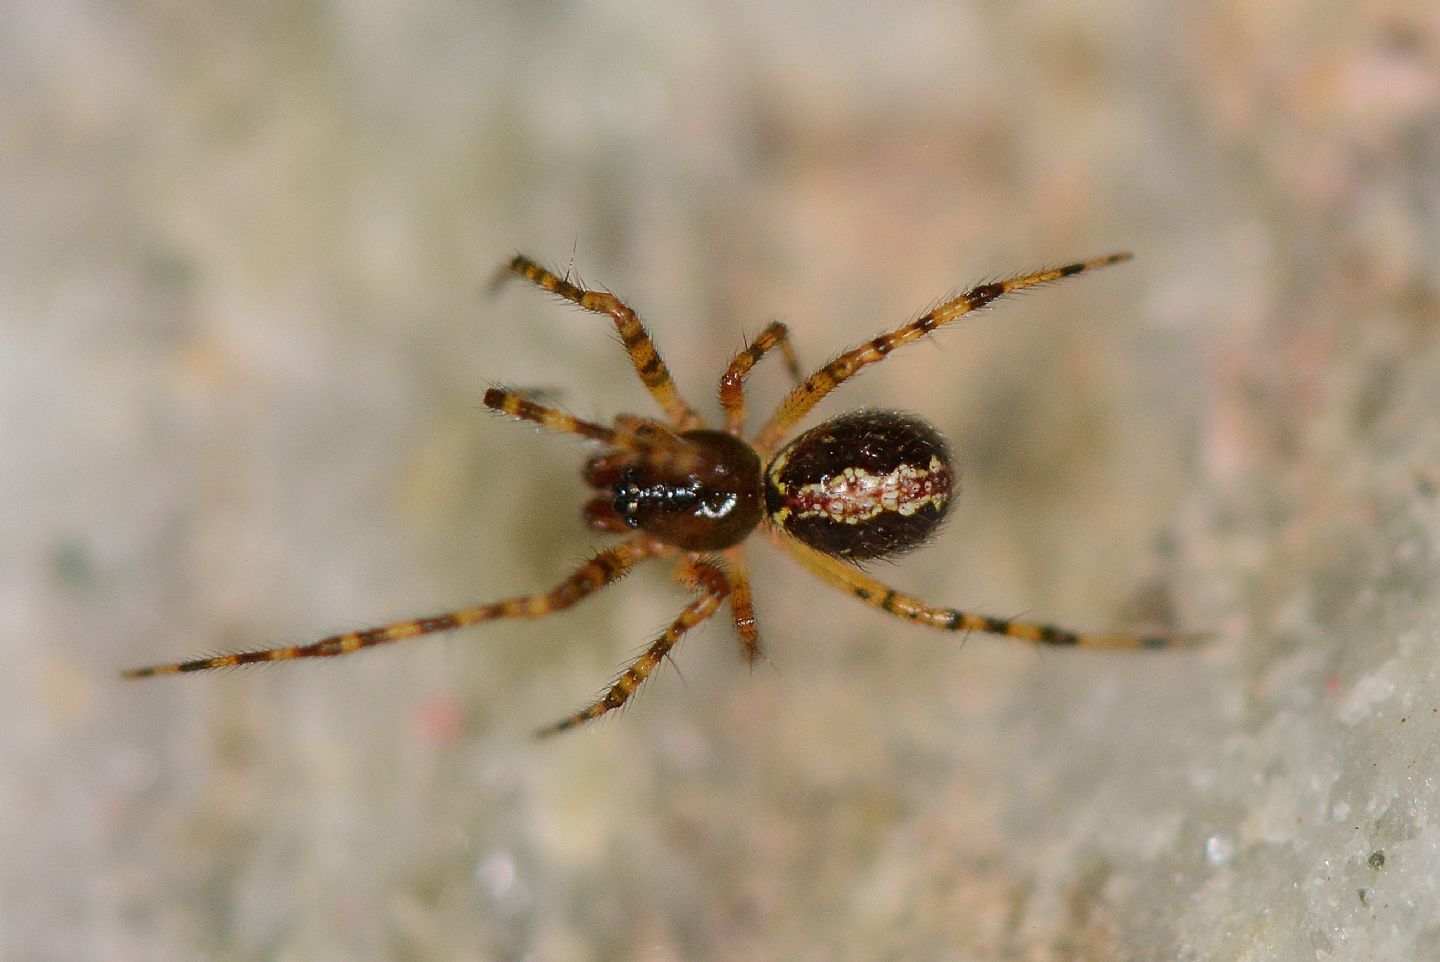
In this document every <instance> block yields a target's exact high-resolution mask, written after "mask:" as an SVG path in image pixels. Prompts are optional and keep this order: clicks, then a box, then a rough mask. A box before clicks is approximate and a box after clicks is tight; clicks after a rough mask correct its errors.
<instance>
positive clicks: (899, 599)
mask: <svg viewBox="0 0 1440 962" xmlns="http://www.w3.org/2000/svg"><path fill="white" fill-rule="evenodd" d="M772 537H773V538H774V540H775V542H776V543H777V544H779V545H780V547H781V548H783V549H784V550H785V551H787V552H788V553H789V554H790V556H791V557H793V558H794V559H795V560H796V561H798V562H800V563H801V564H802V565H804V566H805V567H806V568H808V569H810V571H811V573H813V574H815V575H817V576H818V577H819V578H820V579H821V580H822V581H825V582H828V583H829V584H831V585H833V586H834V587H836V588H839V589H840V590H841V591H844V592H847V593H849V594H852V595H854V596H855V597H856V598H859V599H860V600H861V601H863V602H865V603H866V604H868V605H873V606H875V607H876V608H879V609H880V610H881V611H884V612H886V613H888V614H892V615H894V616H895V617H897V618H903V619H905V620H906V621H911V622H914V623H915V624H918V625H927V626H929V627H931V628H942V629H944V630H946V631H983V632H985V633H986V634H991V635H1004V636H1005V637H1007V638H1014V639H1016V640H1018V641H1028V642H1030V643H1032V644H1036V645H1062V646H1067V647H1078V648H1129V649H1135V648H1176V647H1181V646H1183V645H1185V644H1186V643H1187V642H1188V640H1189V639H1187V638H1185V637H1184V636H1177V637H1170V638H1166V637H1160V636H1155V635H1099V634H1087V633H1084V632H1078V631H1070V630H1069V629H1067V628H1057V627H1055V626H1054V625H1046V624H1039V623H1036V622H1029V621H1011V620H1009V619H1006V618H992V617H990V616H989V615H980V614H975V613H973V612H969V611H960V610H958V609H955V608H937V607H935V606H933V605H928V604H926V603H925V602H923V601H921V600H920V599H919V598H916V597H914V596H912V595H907V594H902V593H901V592H899V591H896V590H894V589H893V588H890V587H888V586H886V585H884V584H881V583H880V582H879V581H876V580H875V579H874V578H872V577H870V576H869V575H867V574H865V573H864V572H863V571H861V570H860V569H858V568H855V567H852V566H851V565H848V564H846V563H845V562H844V561H841V560H840V559H838V558H832V557H830V556H829V555H825V554H821V553H820V552H818V551H816V550H815V549H814V548H811V547H809V546H808V545H804V544H801V543H800V542H799V541H796V540H795V539H794V538H789V537H785V536H783V535H780V534H779V533H778V532H774V531H772Z"/></svg>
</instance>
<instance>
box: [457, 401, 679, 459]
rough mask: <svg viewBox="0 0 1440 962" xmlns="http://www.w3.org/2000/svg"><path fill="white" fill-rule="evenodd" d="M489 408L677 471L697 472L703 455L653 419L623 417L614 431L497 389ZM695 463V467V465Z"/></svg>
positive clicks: (626, 415) (612, 428)
mask: <svg viewBox="0 0 1440 962" xmlns="http://www.w3.org/2000/svg"><path fill="white" fill-rule="evenodd" d="M484 403H485V406H486V407H488V408H490V409H492V410H495V411H499V412H500V413H502V414H508V415H510V416H511V417H517V418H522V419H524V420H526V421H533V422H535V423H536V424H538V425H540V426H541V427H543V428H548V429H549V430H551V431H559V432H561V433H564V434H578V435H579V436H580V437H582V438H589V439H590V440H591V441H600V442H601V443H603V444H608V445H610V446H611V447H615V448H623V449H625V450H629V451H640V452H643V453H644V454H645V456H646V457H647V458H649V459H650V460H651V461H652V462H658V463H663V464H666V465H669V466H671V467H673V468H675V469H677V470H684V469H686V468H687V466H688V467H690V468H693V467H694V466H695V465H697V464H698V463H700V462H702V461H703V459H704V458H703V455H701V453H700V452H699V451H697V450H696V448H695V446H694V445H692V444H690V443H689V442H688V441H686V440H685V439H684V438H682V437H680V436H679V435H678V434H676V433H675V432H673V431H671V430H670V429H669V428H668V427H666V426H665V425H663V424H661V423H660V422H659V421H655V420H653V419H651V418H642V417H636V416H635V415H633V414H621V415H619V416H617V417H616V418H615V426H614V427H606V426H605V425H603V424H596V423H595V422H593V421H585V420H582V419H580V418H577V417H575V416H574V415H573V414H566V413H565V412H564V411H561V410H558V409H556V408H552V407H546V406H545V405H543V404H536V403H535V402H534V401H532V400H530V399H529V397H528V396H527V395H525V394H524V393H521V392H519V391H511V390H507V389H505V388H498V387H493V388H490V390H488V391H486V392H485V399H484ZM692 462H693V463H692Z"/></svg>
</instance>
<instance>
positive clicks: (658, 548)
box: [123, 536, 666, 678]
mask: <svg viewBox="0 0 1440 962" xmlns="http://www.w3.org/2000/svg"><path fill="white" fill-rule="evenodd" d="M665 551H666V548H665V547H664V546H663V545H661V544H660V543H659V542H657V541H654V540H653V539H651V538H649V537H644V536H642V537H638V538H632V539H631V540H629V541H625V542H622V543H620V544H617V545H615V546H614V547H613V548H610V549H608V550H606V551H602V552H600V553H599V554H597V555H596V556H595V557H593V558H591V559H590V560H589V561H587V562H585V563H584V564H583V565H581V566H580V567H579V568H577V569H576V570H575V572H574V573H573V574H571V575H570V577H568V578H566V579H565V580H564V581H562V582H560V584H558V585H556V586H555V587H554V588H552V589H551V590H550V591H546V592H541V593H539V594H533V595H523V596H520V597H516V598H507V599H505V600H503V601H494V602H490V603H488V604H483V605H476V606H474V607H471V608H461V609H459V610H458V611H451V612H446V613H445V614H440V615H431V616H429V617H426V618H413V619H411V620H409V621H400V622H396V623H395V624H392V625H383V626H381V627H378V628H367V629H365V630H364V631H352V632H347V633H346V634H343V635H332V636H330V637H329V638H323V639H321V640H320V641H317V642H314V643H312V644H308V645H298V646H293V647H286V648H267V649H264V650H261V651H246V652H240V653H238V654H233V655H220V656H217V657H214V658H197V659H195V660H193V661H181V662H175V663H173V664H167V665H151V666H149V667H147V668H131V669H129V670H128V671H125V672H124V673H123V674H124V676H125V677H126V678H149V677H151V676H153V675H177V674H180V673H181V672H189V671H209V670H210V669H212V668H231V667H233V666H235V665H249V664H253V663H256V662H263V661H292V660H294V659H296V658H330V657H333V656H335V655H348V654H350V653H351V652H352V651H359V650H360V649H362V648H373V647H374V646H376V645H383V644H386V643H388V642H392V641H401V640H403V639H406V638H416V637H419V636H420V635H428V634H433V633H434V632H437V631H449V630H450V629H452V628H464V627H466V626H467V625H475V624H479V623H480V622H482V621H494V620H496V619H498V618H543V617H545V616H546V615H548V614H551V613H552V612H556V611H559V610H561V609H562V608H569V607H570V606H571V605H573V604H575V603H576V602H578V601H581V600H582V599H584V598H586V597H587V596H589V595H592V594H594V593H595V592H597V591H599V590H600V589H601V588H604V587H605V586H606V585H608V584H610V583H611V582H613V581H615V580H616V579H618V578H620V577H621V576H622V575H624V574H625V573H626V572H628V571H629V570H630V569H631V568H633V567H634V566H635V565H636V564H638V563H639V562H641V561H643V560H645V559H646V558H652V557H655V556H657V555H660V554H662V553H664V552H665Z"/></svg>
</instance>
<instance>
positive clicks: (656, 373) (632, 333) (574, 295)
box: [495, 254, 701, 431]
mask: <svg viewBox="0 0 1440 962" xmlns="http://www.w3.org/2000/svg"><path fill="white" fill-rule="evenodd" d="M512 274H513V275H516V276H519V277H523V278H525V280H527V281H529V282H530V283H532V284H534V285H535V286H536V287H539V288H542V289H543V290H547V291H549V292H550V293H552V294H556V295H558V296H560V297H563V298H565V300H567V301H569V302H570V303H572V304H574V305H576V306H577V307H579V308H580V309H581V310H585V311H590V312H591V313H592V314H605V315H608V316H609V317H610V318H611V319H612V320H613V321H614V322H615V330H616V331H618V332H619V333H620V341H621V343H622V344H624V345H625V352H626V353H627V354H629V355H630V363H631V365H632V366H633V367H634V368H635V373H636V374H637V375H639V376H640V380H641V382H642V383H644V385H645V389H646V390H648V391H649V392H650V394H651V395H652V396H653V397H654V398H655V400H656V401H658V402H659V403H660V407H661V408H663V409H664V411H665V415H666V417H668V418H669V419H670V423H671V424H672V425H674V426H675V428H676V429H677V430H680V431H689V430H691V429H693V428H698V427H700V425H701V418H700V415H698V414H696V413H695V409H694V408H692V407H691V406H690V405H689V404H687V403H686V401H685V399H684V398H682V397H681V396H680V391H679V390H678V389H677V388H676V387H675V379H674V378H672V377H671V376H670V368H669V367H667V366H666V364H665V361H664V360H663V359H662V358H661V357H660V351H659V350H658V349H657V348H656V347H655V342H654V341H652V340H651V339H650V334H649V332H648V331H646V330H645V325H644V324H642V323H640V318H638V317H636V316H635V312H634V311H632V310H631V309H630V308H629V307H627V306H626V305H625V304H624V303H623V302H622V301H621V300H620V299H619V298H618V297H616V296H615V295H614V294H611V293H609V292H607V291H593V290H589V289H587V288H584V287H580V286H578V285H575V284H572V283H570V281H569V280H567V279H566V278H564V277H561V276H560V275H558V274H556V273H555V272H554V271H551V270H547V269H546V268H544V267H541V266H540V265H539V264H538V263H536V262H535V261H533V260H531V259H530V258H528V257H526V256H525V255H523V254H516V255H515V257H514V258H513V259H512V260H511V261H510V263H508V264H506V265H505V266H504V267H502V268H501V269H500V271H499V272H498V273H497V275H496V277H495V285H496V286H498V285H499V284H501V283H503V282H504V281H505V280H506V279H507V278H508V277H510V276H511V275H512Z"/></svg>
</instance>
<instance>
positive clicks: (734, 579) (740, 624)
mask: <svg viewBox="0 0 1440 962" xmlns="http://www.w3.org/2000/svg"><path fill="white" fill-rule="evenodd" d="M724 558H725V577H727V578H729V579H730V614H731V615H732V616H733V617H734V619H735V632H736V634H738V635H739V636H740V644H741V646H742V647H741V650H742V651H744V653H745V660H746V661H748V662H750V664H752V665H753V664H755V662H756V660H757V659H758V658H759V657H760V629H759V627H758V626H757V625H756V624H755V599H754V597H753V595H752V594H751V592H750V569H749V567H748V566H747V565H746V563H745V549H744V548H743V547H741V546H740V545H736V546H735V547H733V548H726V549H725V553H724Z"/></svg>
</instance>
